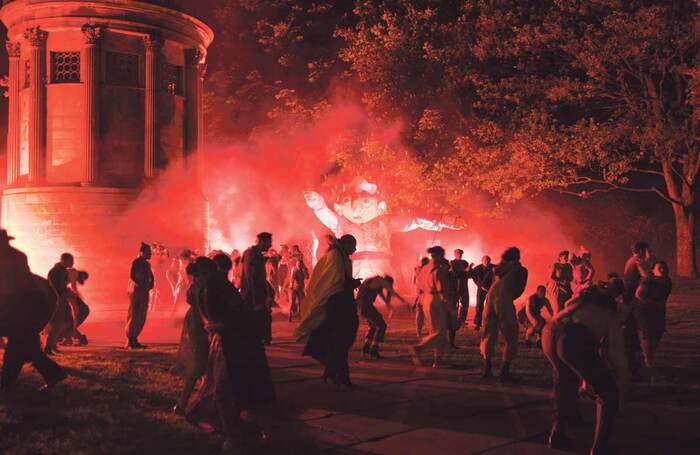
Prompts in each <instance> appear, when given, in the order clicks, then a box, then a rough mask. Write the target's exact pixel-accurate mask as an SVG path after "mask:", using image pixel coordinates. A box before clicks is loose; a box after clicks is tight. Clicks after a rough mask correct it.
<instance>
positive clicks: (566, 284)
mask: <svg viewBox="0 0 700 455" xmlns="http://www.w3.org/2000/svg"><path fill="white" fill-rule="evenodd" d="M549 279H550V281H549V289H548V291H549V298H550V299H551V303H552V304H554V305H555V309H556V311H557V313H558V312H560V311H561V310H563V309H564V304H565V303H566V301H567V300H569V299H570V298H571V297H572V296H573V294H574V293H573V291H572V290H571V282H572V281H573V280H574V269H573V267H572V266H571V264H570V263H569V252H568V251H566V250H564V251H562V252H561V253H559V257H558V258H557V262H555V263H554V265H552V273H551V274H550V276H549Z"/></svg>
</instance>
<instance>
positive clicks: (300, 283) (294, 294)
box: [287, 257, 309, 322]
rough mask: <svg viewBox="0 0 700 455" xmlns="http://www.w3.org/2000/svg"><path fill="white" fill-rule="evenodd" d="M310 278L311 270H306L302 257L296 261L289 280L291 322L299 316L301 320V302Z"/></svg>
mask: <svg viewBox="0 0 700 455" xmlns="http://www.w3.org/2000/svg"><path fill="white" fill-rule="evenodd" d="M308 278H309V269H307V268H306V265H305V264H304V258H303V257H301V258H299V259H298V260H296V261H294V265H293V266H292V270H291V273H290V278H289V279H288V280H287V282H288V284H289V286H290V287H291V291H290V293H289V295H290V299H289V322H291V321H292V319H293V318H294V317H295V316H299V317H300V318H301V302H302V301H303V300H304V297H305V296H306V287H305V283H306V280H307V279H308Z"/></svg>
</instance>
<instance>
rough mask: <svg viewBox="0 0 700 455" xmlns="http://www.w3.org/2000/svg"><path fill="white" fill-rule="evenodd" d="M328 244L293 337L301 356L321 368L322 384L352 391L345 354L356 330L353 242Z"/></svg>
mask: <svg viewBox="0 0 700 455" xmlns="http://www.w3.org/2000/svg"><path fill="white" fill-rule="evenodd" d="M329 241H330V247H329V249H328V252H327V253H326V254H325V255H324V256H323V257H322V258H321V259H320V260H319V261H318V263H317V264H316V267H315V268H314V271H313V273H312V274H311V279H310V280H309V285H308V293H307V294H306V297H305V298H304V301H303V302H302V305H301V308H302V315H301V322H300V323H299V326H297V329H296V331H295V336H296V339H297V341H299V342H303V343H305V346H304V351H303V354H304V355H307V356H311V357H313V358H314V359H316V360H318V361H319V362H320V363H321V364H323V365H324V367H325V369H324V372H323V380H324V382H325V381H327V380H329V379H330V380H331V381H332V382H334V383H335V384H337V385H338V386H340V385H345V386H348V387H352V386H353V385H354V384H352V382H351V381H350V368H349V365H348V351H349V350H350V348H351V347H352V345H353V343H354V342H355V338H356V336H357V329H358V326H359V319H358V316H357V304H356V303H355V298H354V295H353V291H354V289H355V288H357V287H358V286H359V285H360V280H357V279H354V278H353V276H352V261H351V260H350V256H351V255H352V254H353V253H354V252H355V250H356V247H357V241H356V240H355V237H353V236H352V235H344V236H342V237H341V238H340V239H335V237H330V238H329Z"/></svg>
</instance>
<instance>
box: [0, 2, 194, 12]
mask: <svg viewBox="0 0 700 455" xmlns="http://www.w3.org/2000/svg"><path fill="white" fill-rule="evenodd" d="M14 1H15V0H2V4H3V5H7V4H8V3H12V2H14ZM86 1H87V0H86ZM137 1H141V2H144V3H152V4H154V5H159V6H164V7H166V8H172V9H176V10H179V11H184V10H185V7H184V3H185V2H184V0H137Z"/></svg>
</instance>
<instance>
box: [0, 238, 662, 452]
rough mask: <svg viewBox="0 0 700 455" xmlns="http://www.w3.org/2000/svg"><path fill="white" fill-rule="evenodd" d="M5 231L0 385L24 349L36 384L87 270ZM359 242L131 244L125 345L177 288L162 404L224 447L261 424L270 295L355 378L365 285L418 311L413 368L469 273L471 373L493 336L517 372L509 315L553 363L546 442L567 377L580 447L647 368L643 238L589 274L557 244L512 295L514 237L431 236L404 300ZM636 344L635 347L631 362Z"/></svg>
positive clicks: (267, 400)
mask: <svg viewBox="0 0 700 455" xmlns="http://www.w3.org/2000/svg"><path fill="white" fill-rule="evenodd" d="M11 239H12V237H9V236H8V235H7V233H6V232H5V231H4V230H3V231H0V249H1V250H2V251H1V253H2V254H1V255H0V256H1V257H2V261H1V263H0V265H1V268H2V270H1V273H0V279H1V281H0V298H2V302H3V305H0V311H2V312H3V314H0V336H4V337H7V339H8V343H7V347H6V350H5V359H4V365H3V371H2V377H1V379H2V383H1V387H2V388H3V389H7V388H9V387H11V386H12V385H13V384H14V383H15V382H16V380H17V377H18V375H19V371H20V369H21V365H22V364H23V363H26V362H31V363H32V364H33V365H34V367H35V368H36V369H37V370H38V371H39V373H40V374H41V375H42V376H43V377H44V379H45V381H46V384H45V386H44V388H45V389H50V388H51V387H53V386H54V385H56V384H57V383H59V382H60V381H62V380H63V379H64V378H65V377H66V374H65V372H64V371H63V370H62V369H61V367H60V366H58V365H57V364H56V363H55V362H54V361H53V360H52V359H51V358H50V357H48V355H49V354H53V353H54V352H55V351H56V350H57V345H58V344H60V343H63V344H71V343H74V342H77V343H78V344H86V343H87V338H86V337H85V336H84V335H83V334H82V333H81V332H80V331H79V327H80V325H81V324H82V322H83V321H84V320H85V318H86V317H87V315H88V313H89V309H88V307H87V305H86V304H85V302H84V300H83V299H82V296H81V294H80V292H79V289H78V285H79V284H82V283H84V282H85V279H87V273H85V272H81V271H78V270H76V269H75V267H74V259H73V256H72V255H71V254H69V253H65V254H63V255H62V256H61V258H60V262H58V263H57V264H56V265H55V266H54V267H53V268H52V269H51V271H50V272H49V275H48V280H45V279H43V278H41V277H38V276H36V275H33V274H31V272H30V270H29V267H28V265H27V258H26V255H24V254H23V253H21V252H20V251H18V250H16V249H14V248H12V247H11V246H10V245H9V240H11ZM356 245H357V242H356V240H355V238H354V237H353V236H352V235H344V236H342V237H340V238H335V237H333V236H329V238H328V249H327V251H326V253H325V254H324V255H323V256H322V257H321V258H320V259H319V261H318V262H317V264H315V266H314V267H313V270H312V271H310V270H309V267H307V265H306V261H305V259H304V254H302V252H301V249H300V248H299V247H298V246H296V245H295V246H293V247H292V248H288V247H287V246H286V245H282V246H281V247H280V250H279V252H278V251H275V250H273V249H272V248H271V246H272V235H271V234H270V233H267V232H262V233H260V234H258V236H257V238H256V242H255V244H254V245H252V246H250V247H249V248H248V249H246V250H245V251H244V252H243V253H242V254H241V253H239V252H238V251H233V252H232V253H231V254H227V253H225V252H223V251H220V250H215V251H211V252H210V253H209V254H208V255H206V256H204V255H197V254H196V253H195V252H192V251H189V250H186V251H184V252H183V253H182V254H180V255H178V257H177V260H176V261H175V260H170V259H169V257H170V254H169V252H168V250H167V249H166V248H165V247H163V246H162V245H149V244H146V243H142V244H141V246H140V248H139V255H138V257H137V258H136V259H134V260H133V262H132V265H131V270H130V285H129V292H128V294H129V308H128V316H127V325H126V337H127V348H129V349H143V348H145V346H144V345H142V344H141V343H140V342H139V339H138V338H139V335H140V334H141V331H142V330H143V327H144V324H145V321H146V317H147V313H148V311H149V305H150V306H153V305H159V304H160V303H155V304H154V301H153V299H154V298H156V299H161V298H164V297H163V295H166V296H167V299H166V301H171V302H172V304H176V303H177V299H178V298H182V299H183V300H184V302H186V303H187V304H188V310H187V313H186V314H185V317H184V323H183V327H182V334H181V339H180V347H179V351H178V356H177V362H176V365H175V366H174V368H173V371H174V372H176V373H179V374H182V375H183V376H184V378H185V380H184V386H183V389H182V392H181V395H180V398H179V400H178V402H177V404H176V405H175V407H174V412H176V413H178V414H180V415H182V416H184V417H185V418H186V419H187V420H188V421H190V422H191V423H192V424H194V425H196V426H198V427H199V428H202V429H204V430H206V431H216V432H219V433H221V434H222V435H223V437H224V441H225V442H224V445H225V446H231V445H233V443H234V441H237V440H253V441H258V442H259V441H264V440H265V439H266V438H267V429H266V428H267V425H268V422H269V419H270V405H271V404H272V403H273V402H274V401H275V389H274V385H273V383H272V379H271V375H270V368H269V365H268V361H267V355H266V352H265V345H269V344H270V343H271V341H272V316H271V315H272V311H273V308H274V307H275V306H276V305H278V303H279V302H280V301H283V300H284V301H286V302H287V304H288V307H289V310H288V319H289V321H290V322H291V321H292V320H294V319H299V324H298V325H297V326H296V328H295V332H294V334H295V337H296V339H297V341H299V342H301V343H303V344H304V348H303V352H302V354H303V355H305V356H311V357H313V358H314V359H315V360H317V361H318V362H320V363H321V364H322V365H323V367H324V371H323V380H324V382H328V381H330V382H331V383H333V384H335V385H336V386H337V387H347V388H353V387H355V384H353V382H352V381H351V378H350V365H349V363H348V354H349V351H350V350H351V348H352V346H353V344H354V342H355V340H356V338H357V332H358V329H359V324H360V320H361V319H362V320H364V321H365V323H366V324H367V332H366V336H365V339H364V344H363V345H362V354H363V355H364V356H368V357H369V358H370V359H376V360H381V359H382V358H383V357H382V355H381V353H380V352H381V348H380V347H381V344H382V342H383V341H384V338H385V334H386V332H387V323H386V321H385V319H384V317H383V316H382V313H381V312H380V311H379V310H378V309H377V308H376V307H375V303H376V302H375V301H377V298H379V299H380V300H381V301H383V302H384V303H385V305H386V306H387V307H389V308H391V302H392V300H393V299H394V298H395V299H396V300H399V301H401V302H402V303H404V304H405V305H407V306H409V307H410V308H412V309H413V311H414V312H415V323H416V332H417V335H418V338H419V339H420V341H419V343H418V344H417V345H415V346H413V347H412V348H411V349H410V353H409V354H410V357H411V359H412V361H413V362H414V363H415V364H416V365H417V366H422V365H423V357H424V355H426V354H428V355H430V357H431V365H432V367H434V368H442V367H449V366H450V362H449V356H450V353H451V352H453V350H454V349H455V348H456V333H457V331H458V330H460V329H463V328H466V327H468V326H469V322H468V321H467V315H468V309H469V306H470V296H469V281H470V280H471V281H473V283H474V284H475V285H476V289H477V292H476V305H475V310H474V316H473V320H472V325H473V328H474V329H475V330H477V331H479V332H480V345H479V351H480V353H481V358H482V364H481V373H482V376H483V377H484V378H487V379H488V378H491V377H493V372H492V363H493V359H494V355H495V348H496V345H497V342H498V338H499V336H502V337H503V338H504V341H505V343H504V347H503V353H502V362H501V368H500V375H499V380H500V381H501V382H512V381H516V380H517V379H516V377H514V375H513V372H512V365H513V362H514V360H515V359H516V357H517V353H518V342H519V339H518V338H519V333H520V325H522V326H524V327H523V329H524V330H523V332H524V336H525V340H524V341H525V345H526V346H527V347H529V348H532V347H537V348H539V349H541V350H542V352H543V354H544V356H545V357H546V358H547V359H548V360H549V362H550V364H551V367H552V371H553V378H554V407H555V412H554V418H553V424H552V430H551V433H550V437H549V445H550V446H551V447H553V448H566V447H568V446H569V445H570V441H569V440H568V435H567V428H568V426H570V425H571V424H572V423H575V422H576V421H577V420H580V414H579V413H578V411H577V410H576V398H577V396H578V394H579V388H580V387H581V388H585V389H586V390H588V391H589V392H590V393H592V394H594V395H595V396H596V397H597V398H598V401H597V407H598V408H597V416H596V427H595V435H594V441H593V448H592V451H591V452H592V453H604V452H605V450H607V448H608V447H609V441H610V435H611V432H612V428H613V425H614V421H615V416H616V413H617V410H618V408H619V405H620V403H621V402H623V401H624V397H625V387H626V384H627V382H628V380H629V379H630V376H632V377H635V376H639V375H641V374H642V373H644V374H645V375H646V376H647V377H648V378H653V376H654V368H655V364H654V357H655V356H654V354H655V352H656V350H657V348H658V346H659V342H660V340H661V337H662V335H663V334H664V332H665V305H666V300H667V299H668V297H669V294H670V292H671V286H672V284H671V280H670V278H669V274H668V266H667V265H666V263H665V262H663V261H661V260H658V259H657V258H655V257H654V256H653V255H652V254H651V252H650V249H649V245H648V244H647V243H646V242H642V241H640V242H636V243H635V244H634V245H633V247H632V255H631V257H630V258H629V260H628V261H627V263H626V264H625V268H624V273H623V275H622V277H620V276H619V275H617V274H615V273H611V274H609V275H608V276H607V277H606V279H605V280H603V281H599V282H598V283H596V282H595V281H594V279H595V272H596V271H595V269H594V267H593V265H592V261H591V254H590V252H588V251H586V250H582V251H580V252H579V254H578V255H572V254H570V253H569V252H568V251H562V252H561V253H560V254H559V255H558V257H557V260H556V262H555V263H554V264H553V265H552V267H551V274H550V276H549V280H548V282H547V283H543V284H539V285H537V286H536V291H535V292H534V293H533V294H532V295H530V296H528V297H527V298H526V299H524V302H523V303H522V304H521V305H517V306H516V300H518V299H519V298H520V297H521V296H522V294H523V293H524V292H525V289H526V286H527V284H528V276H529V274H528V269H527V268H525V267H524V266H523V264H522V263H521V252H520V250H519V249H518V248H516V247H511V248H508V249H506V250H505V251H504V252H503V254H502V255H501V258H500V261H499V262H498V263H497V264H493V263H492V261H491V258H490V257H489V256H484V257H483V258H482V259H481V263H480V264H479V265H475V264H472V263H469V262H467V261H466V260H465V259H464V258H463V255H464V252H463V251H462V250H455V251H454V259H453V260H452V261H449V260H447V259H446V258H445V250H444V249H443V248H442V247H440V246H433V247H431V248H429V249H428V251H427V252H428V257H426V258H423V259H422V260H421V263H420V264H419V266H417V267H416V268H415V274H414V285H415V292H416V298H415V300H414V301H413V302H412V303H409V302H408V301H407V300H406V299H405V298H404V297H403V296H401V295H400V294H399V293H398V292H397V291H396V289H395V288H394V279H393V277H392V276H390V275H384V276H374V277H365V279H362V280H361V279H358V278H355V277H354V274H353V263H352V255H353V253H354V252H355V250H356ZM154 256H155V257H154ZM152 263H153V264H154V266H152V265H151V264H152ZM157 264H159V265H157ZM183 266H184V268H183ZM159 277H160V279H159ZM163 283H165V284H163ZM173 283H174V284H173ZM166 284H167V286H166ZM180 295H182V297H178V296H180ZM171 299H172V300H171ZM20 301H24V302H27V307H26V308H28V309H29V311H26V309H25V310H24V311H21V312H20V311H18V307H19V305H18V302H20ZM15 303H17V304H15ZM543 311H546V312H547V313H549V317H548V318H545V317H544V315H543ZM20 313H21V314H20ZM13 318H14V319H13ZM7 321H14V322H13V323H12V324H9V323H7ZM424 329H427V334H426V335H425V336H424V334H423V331H424ZM42 330H44V331H45V332H46V343H45V346H44V348H43V349H42V347H41V344H40V337H39V335H40V332H41V331H42ZM601 340H604V342H601ZM637 352H641V353H642V362H641V363H640V362H638V361H637ZM198 382H199V384H200V385H199V387H198V388H197V383H198ZM195 389H197V390H196V392H195Z"/></svg>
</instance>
